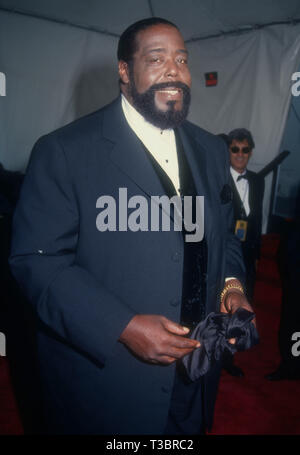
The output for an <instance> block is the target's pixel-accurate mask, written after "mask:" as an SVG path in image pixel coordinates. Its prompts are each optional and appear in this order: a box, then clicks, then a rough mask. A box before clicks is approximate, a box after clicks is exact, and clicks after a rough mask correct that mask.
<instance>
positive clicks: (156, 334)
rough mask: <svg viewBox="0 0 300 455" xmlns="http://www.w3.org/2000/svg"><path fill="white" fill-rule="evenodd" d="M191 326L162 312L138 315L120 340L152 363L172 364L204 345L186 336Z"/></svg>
mask: <svg viewBox="0 0 300 455" xmlns="http://www.w3.org/2000/svg"><path fill="white" fill-rule="evenodd" d="M188 332H189V329H188V328H186V327H183V326H182V325H180V324H177V323H176V322H173V321H170V319H167V318H165V317H164V316H160V315H152V314H138V315H136V316H134V317H133V318H132V319H131V321H130V322H129V324H128V325H127V327H126V328H125V329H124V330H123V332H122V333H121V336H120V338H119V341H120V342H121V343H124V344H125V345H126V346H127V347H128V348H129V349H130V350H131V351H133V352H134V353H135V354H136V355H137V356H138V357H140V358H142V359H143V360H145V361H147V362H151V363H161V364H165V365H168V364H171V363H173V362H175V361H176V360H177V359H181V357H183V356H185V355H186V354H189V353H190V352H192V351H193V350H194V349H195V348H199V347H200V343H199V341H197V340H191V339H189V338H184V335H186V334H187V333H188Z"/></svg>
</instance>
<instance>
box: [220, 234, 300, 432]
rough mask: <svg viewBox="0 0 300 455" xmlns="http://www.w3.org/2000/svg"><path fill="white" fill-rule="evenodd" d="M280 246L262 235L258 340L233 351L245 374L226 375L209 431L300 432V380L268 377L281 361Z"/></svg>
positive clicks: (256, 302) (257, 298) (257, 294)
mask: <svg viewBox="0 0 300 455" xmlns="http://www.w3.org/2000/svg"><path fill="white" fill-rule="evenodd" d="M277 246H278V238H277V237H276V235H267V236H263V245H262V258H261V260H260V263H259V268H258V276H257V283H256V288H255V299H254V309H255V312H256V316H257V328H258V331H259V334H260V344H259V345H257V346H255V347H254V348H252V349H251V350H249V351H246V352H240V353H238V354H236V355H235V364H236V365H238V366H239V367H241V368H242V369H243V370H244V373H245V377H244V378H234V377H232V376H230V375H229V374H228V373H226V372H223V373H222V377H221V382H220V387H219V393H218V398H217V403H216V412H215V421H214V426H213V431H212V433H211V434H215V435H227V434H235V435H238V434H247V435H264V434H270V435H271V434H272V435H276V434H278V435H295V434H300V381H277V382H276V381H275V382H271V381H268V380H267V379H265V378H264V375H265V374H267V373H271V372H273V371H274V370H275V369H276V368H277V367H278V365H279V361H280V356H279V351H278V344H277V333H278V327H279V317H280V305H281V289H280V282H279V274H278V270H277V266H276V262H275V255H276V250H277ZM299 329H300V328H299Z"/></svg>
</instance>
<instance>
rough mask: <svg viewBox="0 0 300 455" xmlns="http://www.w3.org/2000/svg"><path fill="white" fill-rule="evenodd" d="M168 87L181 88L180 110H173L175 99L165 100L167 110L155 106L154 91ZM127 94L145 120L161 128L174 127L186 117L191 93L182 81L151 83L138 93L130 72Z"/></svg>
mask: <svg viewBox="0 0 300 455" xmlns="http://www.w3.org/2000/svg"><path fill="white" fill-rule="evenodd" d="M168 87H172V88H180V89H181V90H182V95H183V96H182V108H181V110H175V103H176V101H168V102H167V105H168V106H169V109H168V110H167V111H161V110H160V109H157V107H156V106H155V100H154V97H155V92H156V91H157V90H162V89H165V88H168ZM129 94H130V96H131V98H132V101H133V105H134V107H135V108H136V110H137V111H138V112H139V113H140V114H141V115H142V116H143V117H144V118H145V120H147V121H148V122H150V123H152V125H154V126H157V127H158V128H160V129H162V130H166V129H170V128H171V129H173V128H176V127H178V126H179V125H181V123H182V122H183V121H184V120H185V119H186V118H187V115H188V112H189V107H190V102H191V93H190V88H189V87H188V86H187V85H186V84H184V83H183V82H162V83H160V84H154V85H151V87H150V88H148V90H146V91H145V92H144V93H139V92H138V91H137V89H136V85H135V82H134V77H133V74H132V73H131V77H130V86H129Z"/></svg>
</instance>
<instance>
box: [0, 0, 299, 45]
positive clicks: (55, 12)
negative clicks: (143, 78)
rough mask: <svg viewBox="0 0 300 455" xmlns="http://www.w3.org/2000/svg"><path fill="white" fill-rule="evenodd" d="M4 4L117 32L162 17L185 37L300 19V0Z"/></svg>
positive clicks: (34, 0) (1, 4)
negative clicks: (136, 22) (151, 17)
mask: <svg viewBox="0 0 300 455" xmlns="http://www.w3.org/2000/svg"><path fill="white" fill-rule="evenodd" d="M0 8H3V9H5V8H6V9H7V10H13V11H14V12H15V13H16V12H17V11H19V12H20V13H24V14H26V13H27V14H31V15H34V16H36V17H38V16H40V17H44V18H48V19H50V20H51V19H52V20H56V21H61V22H64V23H70V24H77V25H78V26H82V27H87V28H93V29H94V30H99V31H103V32H105V33H109V34H114V35H117V36H118V35H120V34H121V33H122V31H123V30H124V29H125V28H126V27H127V26H128V25H129V24H131V23H133V22H135V21H137V20H139V19H143V18H145V17H149V16H159V17H164V18H166V19H168V20H170V21H173V22H174V23H175V24H176V25H178V26H179V28H180V30H181V32H182V34H183V36H184V39H185V40H190V39H194V38H201V37H207V36H211V35H216V34H219V33H224V32H229V31H232V30H237V29H241V30H243V29H248V28H251V27H257V26H259V25H262V24H266V23H272V22H283V21H292V20H295V19H297V18H298V19H300V2H299V0H285V1H282V0H243V1H241V0H184V1H176V0H123V1H121V0H26V2H24V0H1V1H0Z"/></svg>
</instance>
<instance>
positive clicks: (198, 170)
mask: <svg viewBox="0 0 300 455" xmlns="http://www.w3.org/2000/svg"><path fill="white" fill-rule="evenodd" d="M178 131H179V134H180V138H181V141H182V145H183V148H184V151H185V154H186V158H187V160H188V163H189V166H190V169H191V172H192V175H193V178H194V182H195V186H196V190H197V194H198V195H199V196H204V229H205V232H206V233H209V232H211V229H212V224H211V222H212V216H211V215H212V204H211V193H210V185H209V181H208V173H207V153H208V152H209V151H208V150H207V149H206V148H205V147H204V145H203V144H199V142H197V141H196V140H195V139H194V138H193V137H192V136H191V135H190V134H189V133H188V131H187V128H185V126H184V125H183V126H182V127H180V128H178Z"/></svg>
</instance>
